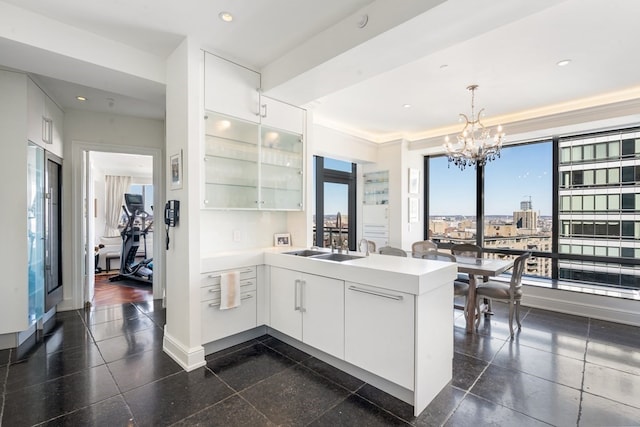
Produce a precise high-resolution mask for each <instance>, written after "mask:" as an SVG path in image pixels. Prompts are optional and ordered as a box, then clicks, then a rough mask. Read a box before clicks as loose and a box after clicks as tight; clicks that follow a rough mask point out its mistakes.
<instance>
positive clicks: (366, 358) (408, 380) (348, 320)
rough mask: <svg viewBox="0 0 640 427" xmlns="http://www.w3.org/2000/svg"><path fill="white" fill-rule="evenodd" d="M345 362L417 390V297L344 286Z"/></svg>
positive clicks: (355, 286)
mask: <svg viewBox="0 0 640 427" xmlns="http://www.w3.org/2000/svg"><path fill="white" fill-rule="evenodd" d="M344 309H345V318H344V319H345V320H344V322H345V325H344V326H345V360H346V361H347V362H349V363H352V364H354V365H356V366H359V367H361V368H363V369H365V370H367V371H369V372H372V373H374V374H376V375H379V376H380V377H382V378H385V379H387V380H389V381H392V382H394V383H396V384H399V385H401V386H403V387H405V388H407V389H409V390H413V389H414V353H415V350H414V319H415V317H414V296H413V295H410V294H405V293H402V292H397V291H390V290H387V289H381V288H376V287H373V286H368V285H363V284H359V283H351V282H346V283H345V307H344Z"/></svg>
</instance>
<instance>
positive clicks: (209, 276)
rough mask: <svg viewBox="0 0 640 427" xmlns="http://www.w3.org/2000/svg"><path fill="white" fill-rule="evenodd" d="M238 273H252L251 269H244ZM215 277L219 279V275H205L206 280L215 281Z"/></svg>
mask: <svg viewBox="0 0 640 427" xmlns="http://www.w3.org/2000/svg"><path fill="white" fill-rule="evenodd" d="M240 273H241V274H242V273H253V268H246V269H244V270H242V271H240ZM216 277H221V275H220V274H209V275H207V278H208V279H215V278H216Z"/></svg>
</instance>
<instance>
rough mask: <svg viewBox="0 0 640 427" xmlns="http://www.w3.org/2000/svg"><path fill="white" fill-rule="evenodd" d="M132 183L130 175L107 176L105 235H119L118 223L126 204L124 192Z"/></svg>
mask: <svg viewBox="0 0 640 427" xmlns="http://www.w3.org/2000/svg"><path fill="white" fill-rule="evenodd" d="M130 185H131V177H130V176H113V175H106V176H105V187H106V188H105V190H106V191H105V193H106V201H105V209H106V212H105V225H104V235H105V237H113V236H119V235H120V230H118V223H119V222H120V217H121V216H122V205H123V204H124V193H126V192H127V190H128V189H129V186H130Z"/></svg>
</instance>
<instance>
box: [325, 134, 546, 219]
mask: <svg viewBox="0 0 640 427" xmlns="http://www.w3.org/2000/svg"><path fill="white" fill-rule="evenodd" d="M552 148H553V147H552V143H551V142H550V141H549V142H543V143H537V144H526V145H519V146H515V147H505V148H503V149H502V151H501V154H500V158H498V159H496V160H494V161H492V162H489V163H488V164H487V165H486V166H485V215H505V216H511V215H513V212H514V211H517V210H520V202H522V201H525V200H527V201H528V200H529V199H531V202H532V205H533V210H534V211H537V212H539V213H540V215H543V216H550V215H551V203H552V188H553V187H552V179H553V173H552V171H551V167H552ZM448 164H449V162H448V161H447V158H446V157H434V158H432V159H431V162H430V165H429V172H430V177H429V181H430V189H429V191H430V194H429V198H430V203H429V205H430V212H429V214H430V215H431V216H446V215H464V216H473V217H475V214H476V206H475V204H476V203H475V201H476V196H475V194H476V184H475V179H476V170H475V168H473V167H467V168H466V169H465V170H463V171H461V170H460V169H459V168H457V167H456V166H455V165H453V163H452V164H451V166H450V167H449V166H448ZM325 165H326V167H330V168H332V169H338V170H345V167H348V168H350V166H351V164H350V163H347V162H342V161H338V160H333V159H329V158H325ZM420 187H421V188H422V185H421V186H420ZM347 198H348V195H347V186H346V185H344V184H333V183H326V184H325V213H326V214H331V215H335V213H336V212H338V211H340V212H341V213H343V214H344V213H346V212H347V206H348V205H347Z"/></svg>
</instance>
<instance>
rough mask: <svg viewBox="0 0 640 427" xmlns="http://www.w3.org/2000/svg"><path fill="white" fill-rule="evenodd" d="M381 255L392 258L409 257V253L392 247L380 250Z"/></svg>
mask: <svg viewBox="0 0 640 427" xmlns="http://www.w3.org/2000/svg"><path fill="white" fill-rule="evenodd" d="M379 253H380V254H381V255H392V256H403V257H406V256H407V253H406V252H405V251H404V250H402V249H400V248H394V247H392V246H384V247H382V248H380V251H379Z"/></svg>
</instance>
